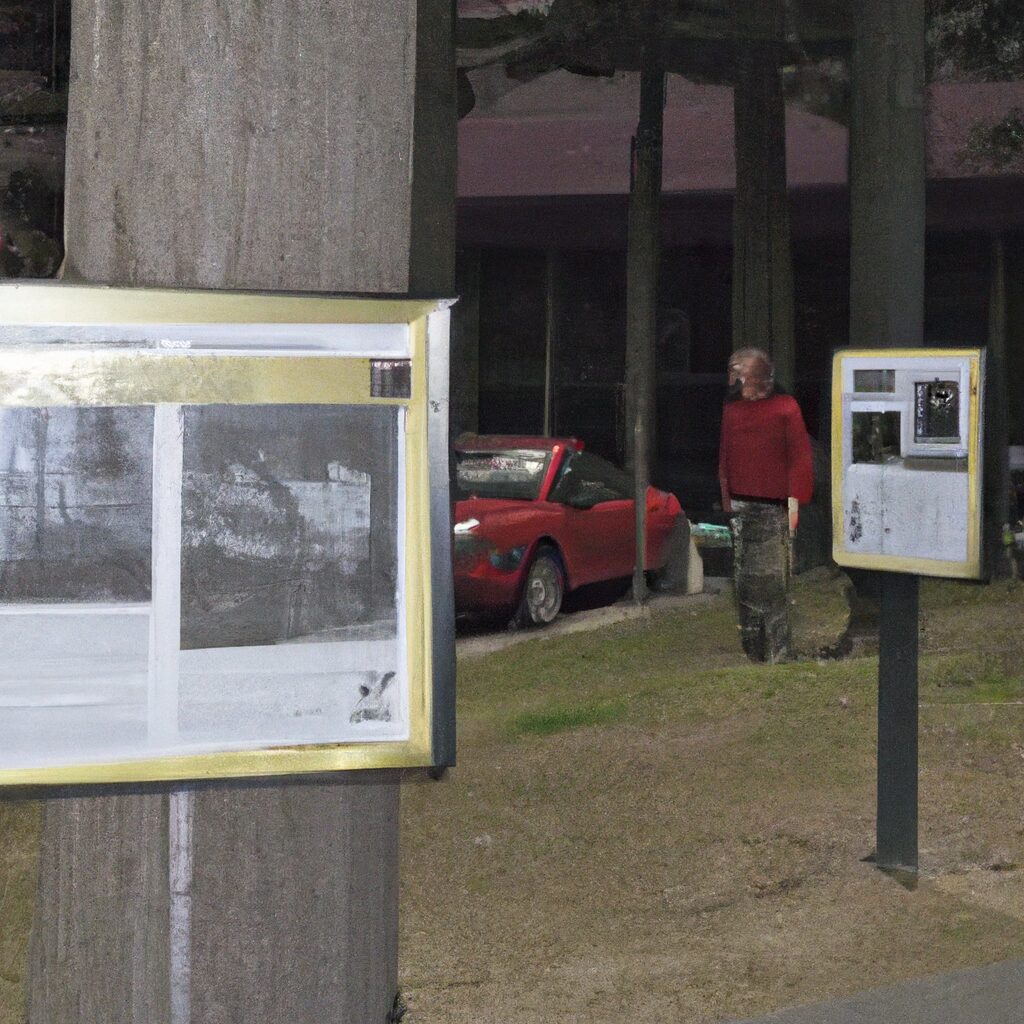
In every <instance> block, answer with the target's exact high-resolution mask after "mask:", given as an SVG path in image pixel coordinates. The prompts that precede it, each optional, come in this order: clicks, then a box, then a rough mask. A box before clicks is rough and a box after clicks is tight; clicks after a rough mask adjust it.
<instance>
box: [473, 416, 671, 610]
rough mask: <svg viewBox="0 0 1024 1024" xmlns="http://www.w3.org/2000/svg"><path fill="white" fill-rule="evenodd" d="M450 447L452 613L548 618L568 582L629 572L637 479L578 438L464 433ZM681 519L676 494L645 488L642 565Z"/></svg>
mask: <svg viewBox="0 0 1024 1024" xmlns="http://www.w3.org/2000/svg"><path fill="white" fill-rule="evenodd" d="M454 456H455V474H454V476H455V479H454V493H453V497H454V498H455V515H454V521H455V537H454V546H453V547H454V562H455V607H456V610H457V611H458V612H462V613H476V614H489V615H496V614H499V613H511V614H512V615H513V621H515V622H516V624H518V625H524V626H525V625H531V624H542V623H547V622H551V620H552V619H554V618H555V616H556V615H557V614H558V611H559V609H560V608H561V606H562V598H563V596H564V595H565V593H566V592H567V591H569V590H573V589H575V588H576V587H581V586H584V585H585V584H588V583H597V582H599V581H602V580H613V579H618V578H621V577H626V576H630V575H631V574H632V572H633V564H634V558H635V549H636V543H635V536H636V526H635V522H634V518H633V478H632V476H631V475H629V474H628V473H625V472H624V471H623V470H621V469H617V468H616V467H615V466H613V465H612V464H611V463H610V462H608V461H606V460H605V459H602V458H601V457H600V456H598V455H594V454H592V453H591V452H587V451H584V450H583V444H582V443H581V442H580V441H577V440H576V439H575V438H550V437H515V436H498V435H489V436H473V435H463V436H462V437H460V438H459V439H458V441H456V443H455V445H454ZM680 525H683V526H688V524H687V522H686V516H685V514H684V513H683V510H682V509H681V508H680V506H679V502H678V501H677V500H676V498H675V496H674V495H672V494H669V493H667V492H666V491H659V490H657V489H656V488H654V487H649V488H648V490H647V551H646V558H645V563H646V568H647V569H648V570H650V571H655V572H656V571H658V570H661V569H662V568H663V567H664V566H665V564H666V562H667V561H668V558H669V554H670V548H671V547H672V544H673V536H674V535H675V536H678V535H679V532H680V531H678V530H677V527H679V526H680ZM686 540H687V542H688V535H687V536H686Z"/></svg>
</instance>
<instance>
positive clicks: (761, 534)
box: [729, 501, 789, 663]
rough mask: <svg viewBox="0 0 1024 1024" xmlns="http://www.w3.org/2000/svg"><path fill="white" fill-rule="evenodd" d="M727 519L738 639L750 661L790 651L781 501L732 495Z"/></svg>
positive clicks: (786, 529)
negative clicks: (731, 550) (731, 554)
mask: <svg viewBox="0 0 1024 1024" xmlns="http://www.w3.org/2000/svg"><path fill="white" fill-rule="evenodd" d="M732 506H733V514H732V518H731V519H730V520H729V525H730V527H731V528H732V540H733V579H734V582H735V585H736V605H737V610H738V613H739V620H740V622H739V629H740V640H741V642H742V644H743V650H744V652H745V653H746V655H747V657H748V658H750V660H751V661H768V662H772V663H774V662H777V661H784V660H785V659H786V657H787V656H788V654H789V515H788V513H787V511H786V506H785V505H771V504H767V503H762V502H758V501H734V502H733V503H732Z"/></svg>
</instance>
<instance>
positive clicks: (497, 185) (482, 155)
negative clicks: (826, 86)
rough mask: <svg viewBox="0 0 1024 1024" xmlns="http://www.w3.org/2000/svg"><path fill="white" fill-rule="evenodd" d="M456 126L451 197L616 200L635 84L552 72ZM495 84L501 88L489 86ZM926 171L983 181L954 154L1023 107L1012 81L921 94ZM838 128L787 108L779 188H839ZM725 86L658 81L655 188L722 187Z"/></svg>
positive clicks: (728, 183)
mask: <svg viewBox="0 0 1024 1024" xmlns="http://www.w3.org/2000/svg"><path fill="white" fill-rule="evenodd" d="M494 81H495V80H494V78H493V73H492V77H491V78H490V80H489V81H484V82H482V83H481V85H482V88H481V89H480V90H478V96H479V99H480V102H479V103H478V108H477V109H475V110H474V111H473V112H472V113H470V114H469V115H468V116H467V117H465V118H463V119H462V121H461V122H460V123H459V195H460V196H461V197H463V198H484V197H491V198H493V197H512V196H567V195H577V196H580V195H622V194H625V193H626V192H628V190H629V146H630V138H631V137H632V135H633V133H634V132H635V130H636V116H637V108H638V105H639V79H638V76H637V75H635V74H630V73H617V74H615V75H614V76H612V77H611V78H587V77H582V76H579V75H573V74H570V73H569V72H567V71H555V72H552V73H550V74H547V75H543V76H541V77H539V78H536V79H534V80H533V81H531V82H528V83H526V84H524V85H521V86H518V87H514V88H512V89H511V91H509V92H507V93H505V95H502V96H499V97H498V98H497V99H495V100H494V101H493V102H490V103H488V102H487V93H488V91H491V90H489V89H488V86H492V87H493V85H494ZM501 84H502V86H503V87H504V85H505V83H504V82H502V83H501ZM928 103H929V110H928V120H927V127H928V172H929V176H930V177H932V178H957V177H959V178H963V177H972V176H977V175H978V174H984V173H987V174H991V173H992V171H991V169H977V168H972V167H970V166H969V165H968V164H967V163H966V162H965V161H964V159H963V157H962V150H963V147H964V144H965V143H966V141H967V136H968V132H969V131H970V128H971V126H972V125H973V124H975V123H977V122H979V121H985V120H987V121H989V122H994V121H996V120H998V119H999V118H1000V117H1002V116H1003V115H1005V114H1006V113H1007V112H1009V111H1010V110H1011V109H1013V108H1014V107H1015V106H1017V107H1024V82H1005V83H995V84H943V85H933V86H931V87H930V88H929V90H928ZM847 147H848V133H847V130H846V127H845V126H844V125H841V124H839V123H837V122H835V121H831V120H829V119H828V118H825V117H822V116H819V115H816V114H810V113H807V112H806V111H802V110H799V109H796V108H794V107H790V108H788V110H787V123H786V157H787V165H788V177H789V183H790V185H791V186H810V185H843V184H845V183H846V174H847ZM735 183H736V175H735V163H734V159H733V106H732V89H731V88H730V87H728V86H717V85H696V84H694V83H692V82H689V81H687V80H686V79H683V78H680V77H678V76H675V75H672V76H669V87H668V98H667V103H666V107H665V163H664V189H665V191H666V192H677V193H678V192H701V191H731V190H732V189H733V188H735Z"/></svg>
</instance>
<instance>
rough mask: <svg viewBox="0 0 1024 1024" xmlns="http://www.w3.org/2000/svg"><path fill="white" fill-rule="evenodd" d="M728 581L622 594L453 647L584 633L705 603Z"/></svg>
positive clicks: (484, 650)
mask: <svg viewBox="0 0 1024 1024" xmlns="http://www.w3.org/2000/svg"><path fill="white" fill-rule="evenodd" d="M731 584H732V581H731V580H728V579H725V578H720V577H717V576H712V577H708V578H706V579H705V580H704V591H703V593H700V594H652V595H651V596H650V599H649V600H648V602H647V603H646V604H643V605H639V606H638V605H635V604H633V602H632V601H631V600H630V599H629V598H624V599H623V600H621V601H618V602H617V603H616V604H613V605H609V606H608V607H606V608H593V609H590V610H588V611H581V612H574V613H573V614H571V615H562V616H559V617H558V618H557V619H556V620H555V621H554V622H553V623H551V625H550V626H544V627H543V628H541V629H519V630H508V631H504V632H496V633H488V634H486V635H484V636H465V637H460V638H459V639H458V640H456V642H455V650H456V654H457V655H458V657H459V658H480V657H483V656H484V655H486V654H494V653H495V652H496V651H503V650H505V649H506V648H508V647H513V646H514V645H516V644H522V643H529V642H531V641H540V640H554V639H556V638H557V637H562V636H569V635H570V634H572V633H585V632H590V631H592V630H595V629H601V628H602V627H604V626H611V625H613V624H614V623H616V622H628V621H630V620H633V619H649V618H651V617H652V616H655V615H660V614H662V613H664V612H669V611H675V610H677V609H679V608H687V607H695V606H697V605H701V604H707V603H708V602H709V601H713V600H714V599H715V598H717V597H718V596H719V595H721V594H723V593H727V592H728V590H729V587H730V586H731Z"/></svg>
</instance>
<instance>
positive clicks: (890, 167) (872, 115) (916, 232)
mask: <svg viewBox="0 0 1024 1024" xmlns="http://www.w3.org/2000/svg"><path fill="white" fill-rule="evenodd" d="M924 230H925V135H924V0H864V2H863V3H861V4H859V5H858V6H857V8H856V13H855V17H854V47H853V65H852V98H851V122H850V236H851V250H850V341H851V343H852V344H854V345H857V346H858V347H861V346H863V347H873V346H877V347H882V348H884V347H893V346H916V345H920V344H921V343H922V341H923V333H924ZM879 582H880V585H881V600H882V613H881V614H882V623H883V628H882V629H881V631H880V635H879V648H880V653H879V672H878V690H879V693H878V714H879V732H878V821H877V846H876V859H877V862H878V864H879V866H880V867H886V868H894V867H902V868H909V869H912V870H916V869H917V771H918V765H917V646H918V623H917V593H918V584H917V580H916V578H914V577H908V576H900V575H898V574H895V573H880V574H879Z"/></svg>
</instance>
